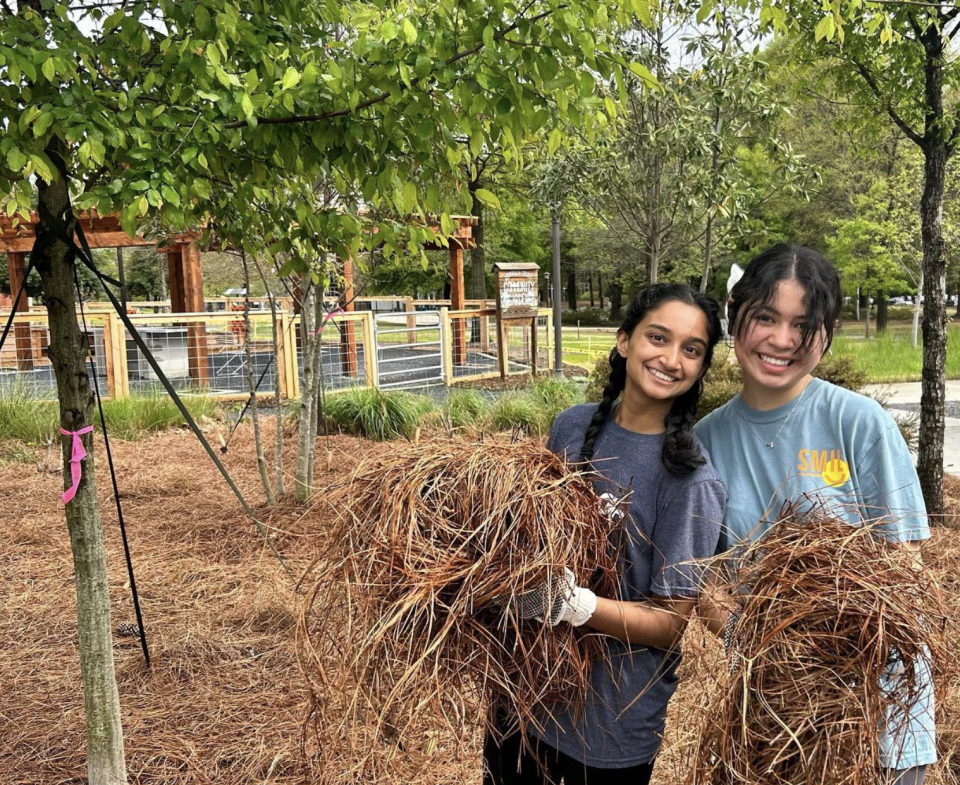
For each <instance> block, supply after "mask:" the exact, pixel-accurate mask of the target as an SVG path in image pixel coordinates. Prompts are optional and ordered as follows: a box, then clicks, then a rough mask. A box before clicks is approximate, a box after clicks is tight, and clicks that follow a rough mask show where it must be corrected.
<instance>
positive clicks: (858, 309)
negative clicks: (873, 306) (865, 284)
mask: <svg viewBox="0 0 960 785" xmlns="http://www.w3.org/2000/svg"><path fill="white" fill-rule="evenodd" d="M856 303H857V321H858V322H859V321H860V287H859V286H858V287H857V297H856Z"/></svg>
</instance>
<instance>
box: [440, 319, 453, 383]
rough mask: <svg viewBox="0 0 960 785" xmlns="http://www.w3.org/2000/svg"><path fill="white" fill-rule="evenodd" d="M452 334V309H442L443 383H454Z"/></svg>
mask: <svg viewBox="0 0 960 785" xmlns="http://www.w3.org/2000/svg"><path fill="white" fill-rule="evenodd" d="M450 339H451V335H450V309H449V308H441V309H440V363H441V365H442V366H443V383H444V384H445V385H446V386H447V387H449V386H450V385H452V384H453V352H452V351H451V348H452V342H451V340H450Z"/></svg>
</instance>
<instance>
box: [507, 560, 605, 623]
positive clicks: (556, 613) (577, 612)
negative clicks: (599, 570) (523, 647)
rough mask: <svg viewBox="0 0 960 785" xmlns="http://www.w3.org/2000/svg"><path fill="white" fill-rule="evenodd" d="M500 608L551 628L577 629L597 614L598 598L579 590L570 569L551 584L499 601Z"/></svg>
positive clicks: (557, 576) (586, 591)
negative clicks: (563, 624) (564, 624)
mask: <svg viewBox="0 0 960 785" xmlns="http://www.w3.org/2000/svg"><path fill="white" fill-rule="evenodd" d="M493 604H494V605H495V606H496V607H498V608H505V607H506V606H508V605H509V606H510V607H512V609H513V612H514V613H516V615H517V617H518V618H520V619H533V620H535V621H539V622H542V623H543V624H546V625H547V626H549V627H556V626H557V625H558V624H559V623H560V622H562V621H565V622H568V623H569V624H572V625H573V626H574V627H579V626H580V625H581V624H585V623H586V622H587V621H588V620H589V619H590V617H591V616H593V614H594V612H595V611H596V610H597V595H596V594H594V593H593V592H592V591H590V589H583V588H580V587H579V586H577V577H576V576H575V575H574V574H573V572H572V571H571V570H569V569H566V568H565V569H564V571H563V575H556V576H554V578H553V580H552V581H550V582H549V583H544V584H543V585H542V586H538V587H537V588H536V589H532V590H530V591H525V592H523V593H522V594H518V595H515V596H514V597H513V599H512V600H511V599H510V598H506V597H504V598H496V599H495V600H494V601H493Z"/></svg>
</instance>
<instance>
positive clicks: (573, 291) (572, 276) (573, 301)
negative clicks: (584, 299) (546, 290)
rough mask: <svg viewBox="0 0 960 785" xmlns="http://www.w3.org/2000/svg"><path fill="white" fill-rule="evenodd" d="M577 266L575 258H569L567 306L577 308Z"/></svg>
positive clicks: (571, 308)
mask: <svg viewBox="0 0 960 785" xmlns="http://www.w3.org/2000/svg"><path fill="white" fill-rule="evenodd" d="M577 304H578V303H577V266H576V263H575V262H574V261H573V259H567V307H568V308H569V309H570V310H571V311H575V310H577Z"/></svg>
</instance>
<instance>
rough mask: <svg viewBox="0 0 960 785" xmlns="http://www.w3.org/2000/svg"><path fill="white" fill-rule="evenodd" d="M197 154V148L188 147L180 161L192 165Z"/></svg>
mask: <svg viewBox="0 0 960 785" xmlns="http://www.w3.org/2000/svg"><path fill="white" fill-rule="evenodd" d="M196 154H197V148H196V147H188V148H187V149H186V150H184V151H183V153H182V155H181V156H180V160H181V161H183V162H184V163H185V164H188V163H190V161H192V160H193V159H194V157H195V156H196Z"/></svg>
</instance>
